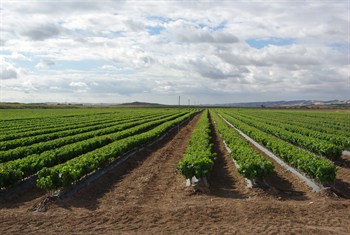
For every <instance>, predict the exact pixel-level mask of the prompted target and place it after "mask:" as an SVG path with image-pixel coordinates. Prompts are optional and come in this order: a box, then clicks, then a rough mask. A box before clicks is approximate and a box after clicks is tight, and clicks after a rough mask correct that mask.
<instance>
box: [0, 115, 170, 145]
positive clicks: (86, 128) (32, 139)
mask: <svg viewBox="0 0 350 235" xmlns="http://www.w3.org/2000/svg"><path fill="white" fill-rule="evenodd" d="M168 115H169V114H168ZM154 116H155V115H154V114H153V115H147V116H142V115H141V116H137V117H132V116H131V117H126V116H125V115H124V116H123V117H120V118H115V119H112V120H109V121H107V122H103V121H100V122H95V123H94V124H92V125H90V124H76V126H74V127H70V128H69V127H67V129H65V130H63V131H60V130H57V131H54V130H52V131H50V132H51V133H48V134H39V135H35V136H28V137H24V138H19V139H14V140H8V141H2V142H0V150H9V149H13V148H16V147H20V146H28V145H31V144H35V143H39V142H46V141H50V140H54V139H58V138H62V137H66V136H72V135H77V134H80V133H85V132H90V131H95V130H99V129H103V128H107V127H112V126H115V125H119V124H123V123H127V122H130V120H131V119H133V120H134V121H138V120H142V119H146V118H149V117H151V118H152V117H154ZM53 129H56V128H53Z"/></svg>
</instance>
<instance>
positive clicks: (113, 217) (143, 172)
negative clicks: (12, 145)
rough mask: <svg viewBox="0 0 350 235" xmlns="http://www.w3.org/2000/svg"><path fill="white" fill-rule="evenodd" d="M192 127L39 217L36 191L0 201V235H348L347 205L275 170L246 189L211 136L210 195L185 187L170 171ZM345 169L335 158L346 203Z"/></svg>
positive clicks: (191, 124)
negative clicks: (214, 156)
mask: <svg viewBox="0 0 350 235" xmlns="http://www.w3.org/2000/svg"><path fill="white" fill-rule="evenodd" d="M197 121H198V116H197V117H195V118H194V119H193V120H192V121H190V122H189V123H188V124H187V125H186V126H184V127H182V128H181V129H180V131H179V132H176V131H174V133H172V134H171V135H169V136H168V137H166V138H165V139H163V140H162V141H160V142H159V143H158V144H156V145H154V146H152V147H148V148H146V149H144V150H143V151H141V152H139V153H137V154H136V155H135V156H133V157H132V158H130V159H129V160H128V161H126V162H125V163H124V164H122V165H120V166H118V167H117V168H115V169H114V170H113V171H112V172H110V173H108V174H107V175H105V176H104V177H102V178H100V179H98V180H97V181H95V182H94V183H92V184H91V185H90V186H89V187H87V188H85V189H84V190H81V191H80V192H78V193H77V194H75V195H74V196H72V197H70V198H66V199H62V200H51V201H49V203H48V205H47V211H46V212H34V211H32V208H33V207H34V206H35V205H37V204H38V203H40V202H41V201H42V200H43V199H44V198H45V197H46V195H45V193H44V192H43V191H40V190H38V189H34V188H33V189H30V190H28V191H27V192H25V193H23V194H22V195H18V196H17V197H15V198H13V199H11V200H9V199H2V200H0V234H57V233H61V234H159V233H160V234H258V233H261V234H350V223H349V215H350V200H348V199H345V198H342V197H336V196H334V195H333V194H332V193H331V192H322V193H311V192H310V190H309V189H308V188H307V186H305V185H303V184H302V183H300V182H299V181H298V180H297V179H296V178H295V177H294V176H292V175H290V173H288V172H285V171H284V170H283V169H281V168H278V167H276V173H275V174H274V175H273V176H271V177H270V178H268V179H267V180H266V182H267V183H268V185H270V187H263V188H253V189H247V188H246V185H245V181H244V179H243V178H242V177H241V176H240V175H239V174H238V173H237V171H236V169H235V167H234V165H233V163H232V161H231V158H230V156H229V155H228V153H227V152H226V150H225V148H224V146H223V143H222V140H221V139H220V137H219V136H218V134H217V133H216V132H215V131H214V130H213V131H214V137H213V143H214V147H213V150H214V151H215V152H216V153H217V154H218V156H217V160H216V162H215V165H214V169H213V171H212V173H211V175H210V177H209V183H210V193H206V194H205V193H199V192H194V190H193V189H192V188H188V187H185V181H184V179H183V177H182V176H181V175H180V174H179V173H178V172H177V170H176V165H177V163H178V161H179V160H180V159H181V158H182V156H183V153H184V152H185V149H186V147H187V144H188V141H189V139H190V136H191V132H192V130H193V127H194V125H195V124H196V122H197ZM348 163H349V162H348V159H346V157H342V160H340V162H339V163H338V164H339V165H340V164H345V165H343V166H340V170H339V171H338V179H337V182H336V187H337V188H338V189H339V191H341V192H342V193H343V194H345V195H348V193H349V183H350V179H349V164H348Z"/></svg>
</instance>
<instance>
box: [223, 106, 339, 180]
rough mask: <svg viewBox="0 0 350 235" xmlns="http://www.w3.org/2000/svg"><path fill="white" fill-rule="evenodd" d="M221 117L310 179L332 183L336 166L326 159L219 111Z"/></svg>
mask: <svg viewBox="0 0 350 235" xmlns="http://www.w3.org/2000/svg"><path fill="white" fill-rule="evenodd" d="M220 114H221V115H222V117H224V118H225V119H226V120H227V121H229V122H230V123H231V124H232V125H233V126H235V127H236V128H238V129H240V130H241V131H243V132H244V133H245V134H247V135H248V136H250V137H251V138H253V139H254V140H255V141H257V142H258V143H260V144H262V145H263V146H265V147H266V148H267V149H269V150H271V151H272V152H273V153H274V154H276V155H277V156H279V157H280V158H281V159H283V160H284V161H285V162H287V163H289V164H290V165H291V166H293V167H295V168H297V169H299V170H300V171H302V172H305V173H306V174H307V175H308V176H310V177H311V178H314V179H316V180H318V181H319V182H321V183H332V182H334V181H335V178H336V170H337V168H336V166H335V165H334V164H333V163H332V162H331V161H329V160H328V159H325V158H321V157H319V156H317V155H315V154H313V153H311V152H308V151H305V150H303V149H300V148H298V147H296V146H294V145H293V144H290V143H288V142H286V141H284V140H281V139H279V138H277V137H276V136H273V135H270V134H268V133H266V132H263V131H261V130H259V129H257V128H255V127H252V126H249V125H248V124H246V123H244V122H242V121H240V120H238V119H236V118H233V117H232V116H229V115H227V114H225V113H224V112H222V111H220Z"/></svg>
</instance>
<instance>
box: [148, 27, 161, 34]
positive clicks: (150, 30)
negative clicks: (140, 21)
mask: <svg viewBox="0 0 350 235" xmlns="http://www.w3.org/2000/svg"><path fill="white" fill-rule="evenodd" d="M146 30H147V32H148V33H149V34H150V35H158V34H160V32H162V31H163V30H164V27H162V26H147V27H146Z"/></svg>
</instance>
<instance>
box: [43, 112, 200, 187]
mask: <svg viewBox="0 0 350 235" xmlns="http://www.w3.org/2000/svg"><path fill="white" fill-rule="evenodd" d="M193 113H194V112H188V113H187V114H186V115H183V116H181V117H178V118H176V119H174V120H171V121H168V122H166V123H163V124H161V125H160V126H157V127H155V128H154V129H152V130H149V131H147V132H144V133H142V134H138V135H134V136H130V137H127V138H125V139H121V140H118V141H115V142H113V143H111V144H108V145H106V146H104V147H102V148H99V149H97V150H95V151H92V152H89V153H87V154H84V155H81V156H79V157H76V158H74V159H71V160H69V161H67V162H65V163H63V164H60V165H57V166H54V167H52V168H44V169H42V170H41V171H39V172H38V180H37V185H38V187H40V188H44V189H57V188H61V187H67V186H69V185H71V184H73V183H74V182H77V181H79V180H80V179H81V178H82V177H84V176H85V175H87V174H89V173H91V172H93V171H94V170H96V169H98V168H100V167H103V166H105V165H107V164H109V163H111V162H112V161H114V160H115V159H117V158H119V157H120V156H122V155H123V154H126V153H127V152H128V151H131V150H133V149H135V148H138V147H140V146H141V145H144V144H147V143H150V142H152V141H153V140H155V139H157V138H158V137H160V136H161V135H162V134H164V133H166V132H167V131H168V130H169V129H171V128H172V127H174V126H176V125H178V123H179V122H181V121H183V120H185V119H186V118H188V117H190V116H191V115H192V114H193Z"/></svg>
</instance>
